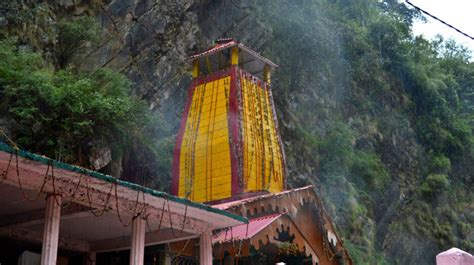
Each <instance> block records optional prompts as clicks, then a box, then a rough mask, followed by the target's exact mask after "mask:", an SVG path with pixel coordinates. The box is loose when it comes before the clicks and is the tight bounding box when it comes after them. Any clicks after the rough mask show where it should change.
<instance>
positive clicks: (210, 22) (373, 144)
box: [0, 0, 474, 264]
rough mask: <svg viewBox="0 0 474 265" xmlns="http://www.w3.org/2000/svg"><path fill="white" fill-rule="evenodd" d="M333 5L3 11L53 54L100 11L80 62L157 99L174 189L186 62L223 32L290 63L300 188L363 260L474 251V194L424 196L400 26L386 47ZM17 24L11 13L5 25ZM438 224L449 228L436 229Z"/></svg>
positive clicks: (71, 2) (287, 116)
mask: <svg viewBox="0 0 474 265" xmlns="http://www.w3.org/2000/svg"><path fill="white" fill-rule="evenodd" d="M340 2H344V1H340ZM369 2H370V1H369ZM374 2H376V1H374ZM386 2H390V1H386ZM338 3H339V2H338ZM342 4H344V3H342ZM392 4H393V3H392ZM333 9H334V6H332V5H331V4H328V3H325V2H324V1H323V2H317V3H316V4H302V3H293V2H292V1H291V3H290V1H288V2H286V1H277V2H274V1H248V0H233V1H231V0H229V1H198V0H194V1H193V0H179V1H160V0H112V1H105V0H104V1H99V0H57V1H48V2H45V3H36V1H17V2H15V1H14V2H12V3H11V4H10V5H5V6H4V7H3V10H2V11H1V12H2V14H1V15H2V16H3V18H5V17H8V16H11V15H12V14H14V13H12V10H13V11H14V12H18V13H21V14H24V13H29V14H30V20H28V21H27V22H21V21H20V22H18V24H17V25H16V26H15V27H12V28H15V30H13V31H14V32H15V34H19V35H22V36H23V37H24V39H26V40H28V42H29V43H30V44H31V45H32V46H34V47H36V48H37V49H40V50H43V51H44V54H45V56H49V54H50V53H53V52H54V47H55V43H54V41H53V40H54V37H52V36H53V35H54V34H55V27H54V26H55V25H56V24H57V22H58V21H59V20H61V19H72V20H74V19H76V18H77V17H80V16H85V15H87V16H92V17H94V18H95V19H96V21H97V23H98V25H99V26H100V28H101V38H100V39H101V40H100V42H99V43H98V44H97V45H90V46H88V47H86V48H85V49H83V50H81V54H75V55H74V56H73V58H72V60H71V64H72V65H73V66H74V67H77V68H79V69H84V70H93V69H96V68H99V67H110V68H113V69H115V70H118V71H120V72H122V73H124V74H125V75H126V76H127V77H128V78H129V79H130V80H131V81H132V82H133V93H135V94H136V95H138V96H139V97H140V98H142V99H144V100H146V101H147V102H148V104H149V107H150V109H151V110H152V111H153V112H154V115H155V116H156V118H157V119H158V120H159V126H158V127H159V128H156V135H157V141H156V142H155V143H154V144H156V145H157V146H158V147H159V148H160V149H161V150H163V153H162V154H160V155H159V159H158V160H159V162H158V165H157V166H156V167H154V168H153V169H154V170H158V171H159V173H158V174H157V175H158V177H157V180H156V182H159V183H161V187H163V185H164V187H166V183H168V182H169V179H170V165H171V159H172V157H171V150H172V147H173V144H174V136H175V134H176V132H177V127H178V124H179V119H180V116H181V112H182V107H183V104H184V100H185V92H186V89H187V86H188V84H189V82H190V77H189V75H188V70H189V69H188V67H187V65H186V63H185V58H186V57H187V56H189V55H190V54H192V53H193V52H196V51H198V50H202V49H204V48H206V47H207V46H208V45H209V43H210V42H211V41H212V40H214V39H217V38H220V37H233V38H236V39H238V40H240V41H241V42H243V43H245V44H246V45H248V46H249V47H252V48H253V49H255V50H257V51H261V52H262V53H263V54H264V55H265V56H267V57H269V58H271V59H272V60H274V61H275V62H276V63H277V64H279V65H280V67H279V69H278V70H277V72H276V73H275V83H274V98H275V100H276V104H277V112H278V119H279V122H280V128H281V130H282V132H281V133H282V136H283V141H284V144H285V148H286V154H287V157H288V168H289V176H288V182H289V184H290V187H296V186H298V185H303V184H308V183H311V184H315V186H316V187H317V190H318V192H319V193H320V194H321V196H322V198H324V200H325V202H326V204H327V206H328V208H329V210H330V213H331V214H332V217H333V219H334V220H335V221H336V223H337V224H338V226H339V227H340V228H341V230H342V234H343V235H344V236H345V238H346V240H347V244H348V246H349V247H350V248H351V250H352V253H353V254H354V255H356V256H360V257H359V258H358V261H360V263H366V264H382V263H383V262H386V261H389V262H390V263H393V264H433V262H434V255H435V254H436V253H437V252H438V251H439V250H441V249H443V248H445V247H447V246H448V245H450V244H456V245H461V247H464V248H467V249H466V250H468V251H469V250H470V251H472V250H473V249H472V248H473V245H472V241H473V240H474V238H473V237H474V234H473V232H472V222H473V221H474V216H473V215H472V213H473V212H474V211H473V205H472V199H469V198H471V197H469V196H472V195H468V196H467V198H468V199H467V202H466V200H465V201H464V202H463V203H459V204H457V206H456V207H460V209H456V210H455V211H454V212H452V211H450V210H448V209H447V208H449V207H450V206H453V203H451V202H452V200H451V199H450V198H449V195H446V196H445V197H443V198H438V201H437V202H436V203H435V202H433V203H431V204H430V203H425V202H423V203H418V200H419V199H420V197H419V195H418V191H419V188H420V186H421V183H422V182H423V181H424V179H425V175H426V172H427V169H426V168H428V167H429V166H428V164H429V162H427V158H426V157H428V156H430V154H429V153H428V150H427V148H426V147H425V146H423V144H422V143H420V140H419V136H418V135H417V128H416V124H415V119H414V118H413V113H412V112H411V111H410V109H411V108H412V106H413V104H415V103H414V99H413V98H411V97H410V95H409V94H408V93H407V92H406V91H405V87H404V83H403V82H404V80H402V79H401V78H400V77H398V76H397V75H392V74H390V69H388V70H387V67H385V64H386V62H387V60H388V59H386V58H385V57H384V56H387V55H385V54H388V53H389V52H390V51H389V50H388V51H385V50H384V47H385V46H384V45H383V44H381V42H382V41H383V40H384V39H383V38H388V37H387V36H388V35H389V34H388V33H384V34H383V35H379V36H375V37H374V38H375V39H377V38H378V43H379V46H378V47H376V48H373V47H372V46H371V45H369V43H366V42H365V41H366V40H365V39H361V37H360V36H366V35H367V38H369V37H371V35H370V34H372V33H366V32H365V33H364V32H362V33H361V32H358V31H357V30H361V29H360V28H350V25H352V24H351V23H352V22H351V23H346V22H341V21H346V19H347V20H349V19H350V18H346V17H344V16H346V15H341V16H343V19H337V18H336V17H335V16H336V15H335V14H339V13H338V12H339V10H336V11H335V10H333ZM361 12H362V11H361ZM39 15H41V16H39ZM2 16H0V18H1V17H2ZM31 16H32V17H33V18H31ZM347 17H350V15H347ZM360 20H364V18H361V19H360ZM5 21H11V19H10V20H8V19H3V20H0V23H3V22H5ZM343 23H346V24H343ZM354 23H355V22H354ZM364 23H368V22H364V21H362V22H361V24H363V25H364ZM341 25H345V26H344V27H342V26H341ZM348 25H349V26H348ZM7 26H8V25H7ZM10 26H11V25H10ZM362 30H365V29H362ZM350 32H356V33H357V34H359V33H360V35H355V34H354V36H353V35H351V34H349V33H350ZM364 34H366V35H364ZM386 46H389V45H388V44H387V45H386ZM360 69H365V71H361V70H360ZM105 153H108V152H105ZM151 155H152V154H149V153H141V152H140V150H139V149H137V150H131V151H130V153H129V154H126V155H125V156H124V159H122V160H121V162H119V163H116V164H113V165H111V166H109V168H108V170H109V171H110V172H111V173H112V174H114V175H127V172H128V173H130V172H134V171H137V170H138V168H137V166H136V165H137V164H139V163H140V162H143V161H144V160H147V157H149V156H151ZM108 156H110V154H109V153H108ZM96 160H98V161H96V162H97V163H101V158H97V159H96ZM471 162H472V161H471ZM452 167H453V173H451V174H455V173H454V172H460V174H461V175H463V176H464V177H465V178H466V179H468V181H467V183H471V182H470V181H471V180H470V179H471V175H470V174H472V165H470V160H469V159H468V160H467V161H460V162H455V161H454V162H453V166H452ZM466 168H468V169H466ZM469 168H471V170H469ZM155 174H156V173H155ZM163 183H164V184H163ZM458 201H459V200H456V202H458ZM460 205H462V206H460ZM426 211H428V212H429V214H426ZM447 215H449V216H451V217H448V218H444V217H443V216H447ZM450 218H451V219H450ZM452 219H456V220H455V221H453V222H451V223H450V220H452ZM420 222H421V223H423V225H421V226H420V225H419V224H418V223H420ZM469 223H471V225H470V224H469ZM463 225H464V226H463ZM430 226H432V227H433V229H437V230H439V231H436V232H430V231H424V230H423V229H429V227H430ZM449 233H452V234H456V236H450V235H449ZM440 238H441V239H440ZM440 241H441V242H440ZM469 242H471V243H469ZM469 248H470V249H469Z"/></svg>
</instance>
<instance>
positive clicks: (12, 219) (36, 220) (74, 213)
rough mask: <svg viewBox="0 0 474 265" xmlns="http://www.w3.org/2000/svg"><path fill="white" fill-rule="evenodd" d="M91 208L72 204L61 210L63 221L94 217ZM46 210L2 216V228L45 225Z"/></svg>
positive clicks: (0, 225)
mask: <svg viewBox="0 0 474 265" xmlns="http://www.w3.org/2000/svg"><path fill="white" fill-rule="evenodd" d="M90 210H91V208H89V207H86V206H83V205H80V204H77V203H71V204H70V205H69V206H68V207H66V208H63V209H62V210H61V220H66V219H71V218H77V217H81V216H84V215H92V214H91V213H90V212H89V211H90ZM45 214H46V209H45V208H43V209H36V210H32V211H28V212H23V213H19V214H11V215H3V216H0V227H8V226H31V225H37V224H42V223H44V220H45Z"/></svg>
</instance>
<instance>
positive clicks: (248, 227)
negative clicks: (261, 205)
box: [212, 213, 282, 244]
mask: <svg viewBox="0 0 474 265" xmlns="http://www.w3.org/2000/svg"><path fill="white" fill-rule="evenodd" d="M280 216H282V214H281V213H277V214H272V215H267V216H263V217H259V218H254V219H251V220H249V223H248V224H243V225H237V226H234V227H231V228H227V229H224V230H222V231H220V232H219V233H217V234H216V235H214V236H213V237H212V243H213V244H215V243H223V242H230V241H238V240H244V239H249V238H252V237H253V236H255V235H256V234H258V233H259V232H260V231H262V230H263V229H264V228H265V227H267V226H269V225H270V224H271V223H273V221H275V220H276V219H278V218H280Z"/></svg>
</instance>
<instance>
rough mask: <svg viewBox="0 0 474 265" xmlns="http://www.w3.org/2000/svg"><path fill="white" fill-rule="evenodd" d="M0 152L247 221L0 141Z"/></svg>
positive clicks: (244, 220)
mask: <svg viewBox="0 0 474 265" xmlns="http://www.w3.org/2000/svg"><path fill="white" fill-rule="evenodd" d="M0 151H4V152H7V153H10V154H18V156H20V157H24V158H27V159H30V160H33V161H36V162H40V163H42V164H45V165H47V164H51V165H53V167H55V168H60V169H64V170H68V171H71V172H75V173H79V174H84V175H88V176H91V177H93V178H96V179H100V180H103V181H106V182H110V183H115V182H116V183H117V184H119V185H120V186H123V187H126V188H129V189H132V190H136V191H141V192H143V193H147V194H150V195H152V196H155V197H158V198H164V199H168V200H170V201H173V202H177V203H181V204H185V205H188V206H191V207H195V208H198V209H202V210H205V211H208V212H212V213H216V214H220V215H224V216H226V217H229V218H232V219H234V220H237V221H239V222H243V223H245V224H247V223H248V219H247V218H245V217H242V216H239V215H235V214H232V213H229V212H227V211H223V210H219V209H216V208H213V207H211V206H209V205H205V204H202V203H197V202H193V201H190V200H188V199H184V198H179V197H176V196H173V195H171V194H168V193H166V192H163V191H157V190H154V189H150V188H147V187H143V186H141V185H138V184H135V183H130V182H127V181H123V180H120V179H117V178H114V177H112V176H109V175H105V174H102V173H99V172H97V171H93V170H90V169H86V168H83V167H79V166H74V165H71V164H67V163H63V162H60V161H57V160H53V159H51V158H48V157H45V156H42V155H38V154H34V153H30V152H28V151H25V150H21V149H16V148H13V147H11V146H10V145H8V144H6V143H4V142H1V141H0Z"/></svg>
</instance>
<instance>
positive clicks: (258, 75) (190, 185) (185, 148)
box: [171, 39, 285, 202]
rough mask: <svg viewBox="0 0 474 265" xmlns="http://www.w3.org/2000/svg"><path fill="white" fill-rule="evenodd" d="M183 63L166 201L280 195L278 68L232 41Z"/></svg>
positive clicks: (221, 42) (282, 181)
mask: <svg viewBox="0 0 474 265" xmlns="http://www.w3.org/2000/svg"><path fill="white" fill-rule="evenodd" d="M189 62H190V63H191V65H192V76H193V81H192V83H191V86H190V88H189V90H188V98H187V102H186V106H185V109H184V113H183V117H182V120H181V125H180V128H179V133H178V136H177V140H176V146H175V149H174V155H173V179H172V187H171V190H172V191H171V192H172V194H174V195H178V196H180V197H184V198H188V199H191V200H193V201H198V202H213V201H222V200H225V199H230V198H241V197H244V196H246V194H249V193H254V192H271V193H274V192H280V191H282V190H283V189H284V188H285V157H284V151H283V146H282V143H281V139H280V135H279V133H278V123H277V118H276V115H275V108H274V103H273V98H272V92H271V86H270V84H271V72H272V71H273V70H274V69H275V68H276V67H277V65H275V64H274V63H273V62H271V61H270V60H268V59H266V58H264V57H262V56H261V55H259V54H258V53H256V52H255V51H252V50H251V49H249V48H247V47H246V46H244V45H242V44H241V43H239V42H237V41H235V40H233V39H222V40H219V41H217V42H216V44H215V45H214V46H213V47H212V48H210V49H209V50H207V51H205V52H203V53H200V54H197V55H194V56H192V57H190V58H189Z"/></svg>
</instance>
